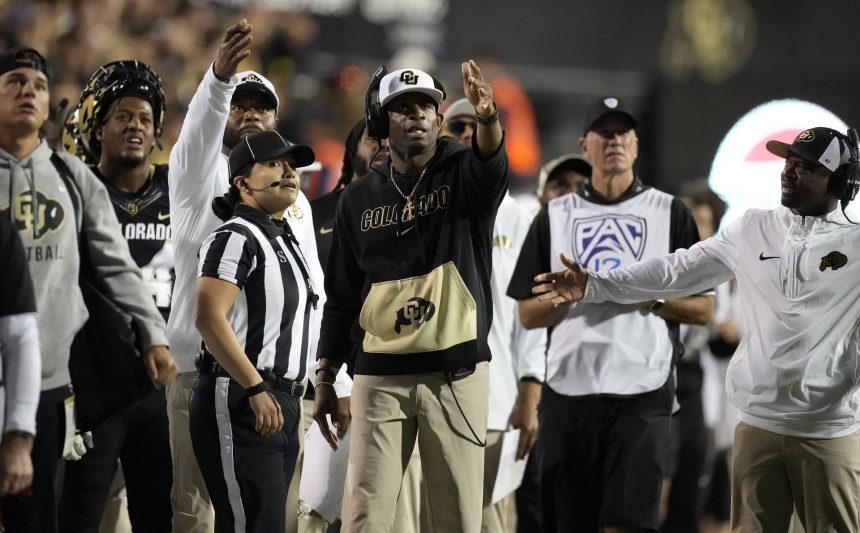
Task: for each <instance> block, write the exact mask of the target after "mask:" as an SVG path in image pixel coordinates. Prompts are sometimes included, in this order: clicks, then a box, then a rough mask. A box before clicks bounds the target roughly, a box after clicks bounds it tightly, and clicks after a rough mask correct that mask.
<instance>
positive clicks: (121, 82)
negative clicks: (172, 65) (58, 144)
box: [62, 60, 164, 165]
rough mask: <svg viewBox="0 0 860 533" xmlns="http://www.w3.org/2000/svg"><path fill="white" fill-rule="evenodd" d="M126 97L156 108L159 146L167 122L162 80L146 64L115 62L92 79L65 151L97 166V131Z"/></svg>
mask: <svg viewBox="0 0 860 533" xmlns="http://www.w3.org/2000/svg"><path fill="white" fill-rule="evenodd" d="M123 96H136V97H138V98H142V99H144V100H146V101H147V102H149V105H150V106H152V116H153V126H154V127H155V141H156V143H157V144H158V145H159V147H160V144H159V139H160V138H161V131H162V123H163V119H164V88H163V85H162V83H161V78H160V77H159V76H158V74H157V73H156V72H155V71H154V70H152V68H150V67H149V65H147V64H146V63H143V62H141V61H136V60H124V61H114V62H112V63H107V64H106V65H102V66H101V67H99V69H98V70H96V71H95V73H94V74H93V75H92V76H91V77H90V80H89V81H88V82H87V85H86V86H85V87H84V90H83V91H81V99H80V101H79V102H78V104H77V105H76V106H75V107H74V108H73V109H72V110H71V112H70V113H69V114H68V117H67V118H66V121H65V124H64V127H63V140H62V143H63V148H64V149H65V150H66V151H67V152H70V153H73V154H75V155H77V156H78V157H80V158H81V159H82V160H83V161H84V162H85V163H87V164H89V165H94V164H97V163H98V162H99V158H100V157H101V143H100V142H99V141H98V139H96V134H95V133H96V130H97V129H98V128H99V127H100V126H101V125H102V124H103V123H104V121H105V118H106V117H107V112H108V110H109V109H110V107H111V104H113V102H114V101H115V100H117V99H118V98H121V97H123Z"/></svg>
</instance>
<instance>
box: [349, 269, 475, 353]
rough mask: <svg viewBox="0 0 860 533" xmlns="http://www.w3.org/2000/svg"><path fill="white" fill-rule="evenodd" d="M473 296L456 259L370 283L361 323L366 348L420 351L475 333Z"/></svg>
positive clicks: (461, 340) (454, 342)
mask: <svg viewBox="0 0 860 533" xmlns="http://www.w3.org/2000/svg"><path fill="white" fill-rule="evenodd" d="M476 308H477V306H476V305H475V299H474V298H473V297H472V295H471V293H469V289H468V288H467V287H466V284H465V283H464V282H463V278H461V277H460V273H459V272H458V271H457V267H456V266H454V263H452V262H450V261H449V262H447V263H445V264H443V265H440V266H438V267H436V268H434V269H433V270H432V271H430V273H428V274H425V275H423V276H416V277H414V278H406V279H398V280H394V281H383V282H380V283H374V284H373V285H371V287H370V293H369V294H368V295H367V298H366V299H365V301H364V305H363V306H362V308H361V314H360V315H359V318H358V320H359V324H360V325H361V328H362V329H363V330H364V341H363V342H362V347H363V348H364V351H365V352H370V353H394V354H404V353H424V352H432V351H435V350H444V349H446V348H450V347H451V346H455V345H457V344H461V343H464V342H468V341H473V340H475V339H477V337H478V317H477V311H476Z"/></svg>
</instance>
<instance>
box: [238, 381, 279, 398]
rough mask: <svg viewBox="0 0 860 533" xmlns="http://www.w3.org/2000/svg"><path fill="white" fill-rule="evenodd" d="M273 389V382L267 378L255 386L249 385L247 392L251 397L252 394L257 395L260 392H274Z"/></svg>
mask: <svg viewBox="0 0 860 533" xmlns="http://www.w3.org/2000/svg"><path fill="white" fill-rule="evenodd" d="M273 390H274V389H273V388H272V384H271V383H269V382H268V381H266V380H263V381H261V382H259V383H257V384H256V385H254V386H253V387H248V388H247V389H245V392H246V393H247V394H248V397H249V398H250V397H251V396H256V395H258V394H260V393H261V392H272V391H273Z"/></svg>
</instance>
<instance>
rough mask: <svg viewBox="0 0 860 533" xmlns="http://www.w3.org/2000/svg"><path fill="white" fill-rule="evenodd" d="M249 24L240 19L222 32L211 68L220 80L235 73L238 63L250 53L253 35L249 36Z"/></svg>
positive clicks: (250, 28) (227, 78)
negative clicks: (222, 36) (216, 54)
mask: <svg viewBox="0 0 860 533" xmlns="http://www.w3.org/2000/svg"><path fill="white" fill-rule="evenodd" d="M252 29H253V28H252V26H251V24H249V23H248V21H247V20H246V19H242V20H240V21H239V23H238V24H234V25H232V26H230V27H229V28H227V31H225V32H224V38H223V39H222V40H221V44H220V45H219V46H218V56H217V57H216V58H215V65H214V66H213V69H214V71H215V76H217V77H218V78H219V79H221V80H229V79H230V78H232V77H233V75H234V74H236V71H237V70H238V68H239V63H241V62H242V60H243V59H245V58H246V57H248V56H249V55H251V50H249V49H248V47H249V46H251V41H252V40H253V37H252V36H251V30H252Z"/></svg>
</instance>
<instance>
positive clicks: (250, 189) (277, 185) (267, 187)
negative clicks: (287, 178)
mask: <svg viewBox="0 0 860 533" xmlns="http://www.w3.org/2000/svg"><path fill="white" fill-rule="evenodd" d="M280 186H281V182H280V181H273V182H272V183H270V184H269V185H266V186H265V187H260V188H258V189H255V188H253V187H251V186H250V185H248V180H245V189H247V190H248V191H249V192H250V191H253V192H260V191H267V190H269V189H274V188H276V187H280ZM255 200H256V198H255Z"/></svg>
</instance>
